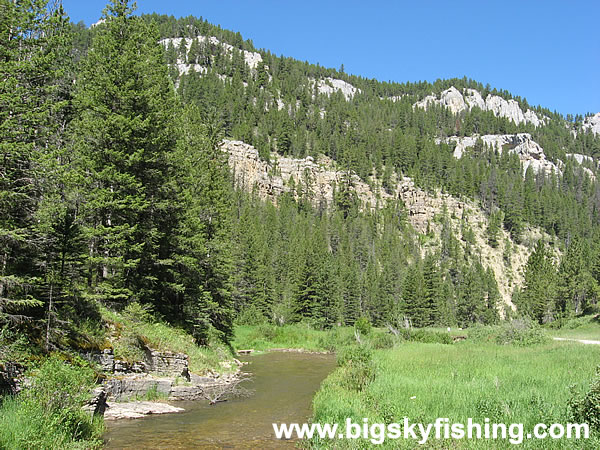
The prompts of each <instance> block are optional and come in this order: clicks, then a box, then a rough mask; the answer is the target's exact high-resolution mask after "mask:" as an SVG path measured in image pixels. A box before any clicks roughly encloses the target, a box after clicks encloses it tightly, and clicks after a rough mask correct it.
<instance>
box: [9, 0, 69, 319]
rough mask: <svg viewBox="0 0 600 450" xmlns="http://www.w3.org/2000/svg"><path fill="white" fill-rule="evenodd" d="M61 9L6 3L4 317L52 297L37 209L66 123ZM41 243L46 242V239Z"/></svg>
mask: <svg viewBox="0 0 600 450" xmlns="http://www.w3.org/2000/svg"><path fill="white" fill-rule="evenodd" d="M67 28H68V26H67V20H66V18H65V17H64V15H63V10H62V8H58V9H57V10H55V11H52V12H50V13H48V9H47V1H43V0H28V1H20V2H10V1H3V2H2V14H1V15H0V36H2V37H1V39H0V54H1V55H2V56H1V58H0V67H1V68H0V71H1V72H2V80H1V81H0V138H1V139H0V158H1V159H2V163H1V164H0V323H4V322H5V321H7V320H12V321H22V320H23V319H25V318H26V317H27V316H31V315H35V314H39V312H40V311H39V310H36V307H39V306H42V304H43V300H42V299H45V298H46V295H45V292H44V290H45V288H46V283H45V278H46V276H47V275H48V273H47V271H46V270H45V267H43V265H44V263H45V261H44V258H45V255H44V254H43V250H42V252H40V248H39V246H40V244H42V245H45V244H46V243H47V241H46V240H47V238H48V236H46V235H45V234H44V232H45V231H46V230H38V229H36V228H37V226H38V224H39V221H38V220H37V218H36V213H37V211H38V208H39V203H40V202H41V200H42V198H43V194H44V193H45V190H46V188H47V186H45V185H44V181H45V180H44V176H45V173H44V172H45V169H46V167H45V166H46V165H47V164H48V163H49V162H52V158H53V157H54V158H56V156H57V154H58V146H59V143H58V139H57V133H58V130H59V128H60V127H61V126H62V125H64V123H63V122H62V116H63V113H64V109H65V102H64V100H65V95H64V94H65V93H64V91H63V87H64V86H63V82H64V79H63V76H64V74H65V67H66V64H65V63H66V62H67V54H68V49H69V42H68V40H69V39H68V34H67ZM40 241H41V242H40Z"/></svg>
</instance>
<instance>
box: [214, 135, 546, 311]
mask: <svg viewBox="0 0 600 450" xmlns="http://www.w3.org/2000/svg"><path fill="white" fill-rule="evenodd" d="M222 148H223V151H225V152H227V154H228V155H229V166H230V168H231V170H232V172H233V174H234V179H235V183H236V185H237V187H238V188H241V189H244V190H247V191H252V192H256V194H257V195H258V196H259V197H260V198H262V199H264V200H268V201H271V202H274V203H277V200H278V198H279V196H281V195H282V194H284V193H291V194H292V195H294V196H295V197H296V196H297V187H298V186H299V185H302V190H303V192H304V193H306V195H308V197H309V198H310V199H311V201H312V203H313V205H314V206H316V207H325V208H330V207H332V205H333V204H334V192H335V189H336V186H339V185H340V183H341V182H342V181H343V180H344V178H346V177H347V174H346V173H345V172H342V171H340V170H338V169H337V168H336V165H335V162H334V161H332V160H331V159H328V158H325V157H320V158H318V159H317V160H316V161H315V160H314V158H312V157H310V156H309V157H306V158H303V159H294V158H287V157H283V156H281V155H277V154H272V155H271V161H270V162H269V163H267V162H266V161H263V160H261V159H260V158H259V156H258V151H257V150H256V149H255V148H254V147H253V146H251V145H248V144H246V143H244V142H241V141H232V140H225V141H224V143H223V147H222ZM350 181H351V185H352V189H353V190H354V191H355V192H356V195H357V197H358V199H359V201H360V204H361V207H362V209H363V210H372V209H375V208H381V207H383V206H385V204H386V203H387V202H388V201H391V200H396V199H399V200H401V201H402V202H403V203H404V205H405V207H406V212H407V217H408V221H409V223H410V224H411V225H412V227H413V228H414V229H415V230H416V231H417V232H419V233H426V232H427V231H429V232H431V233H433V234H434V235H435V236H436V237H437V239H435V240H433V241H431V242H430V243H428V244H427V245H426V246H424V248H423V252H427V251H430V250H432V249H434V248H436V246H437V245H439V236H440V235H441V225H440V221H439V220H437V218H439V217H440V215H441V212H442V211H443V210H444V209H446V210H447V211H448V215H449V217H450V221H451V225H452V227H453V230H454V233H455V235H456V236H460V233H461V231H460V230H461V227H463V226H464V224H463V223H462V222H461V221H462V220H464V221H465V224H466V225H468V226H469V227H470V228H471V229H472V230H473V233H474V235H475V241H476V249H477V250H476V251H477V252H479V254H480V255H481V261H482V263H483V265H484V267H486V268H487V267H491V268H492V270H493V271H494V273H495V276H496V280H497V281H498V287H499V289H500V293H501V296H502V299H503V301H504V304H506V305H507V306H508V307H511V308H512V307H513V305H512V303H511V294H512V291H513V289H514V287H515V286H520V285H521V283H522V273H521V269H522V267H523V266H524V265H525V263H526V262H527V258H528V257H529V250H528V249H527V248H526V247H525V246H523V245H518V244H515V243H513V242H511V240H510V237H509V235H508V233H506V232H505V231H504V230H502V231H501V236H500V239H499V241H500V245H499V246H498V247H497V248H492V247H490V246H489V245H488V244H487V238H486V230H487V223H488V218H487V215H486V214H485V212H484V211H482V210H481V209H480V208H479V207H478V206H477V205H476V204H475V203H474V202H471V201H463V200H462V199H458V198H456V197H453V196H451V195H448V194H444V193H441V192H436V193H428V192H425V191H423V190H422V189H420V188H418V187H416V186H415V185H414V182H413V181H412V180H411V179H410V178H407V177H398V176H394V177H393V183H392V184H393V188H392V189H391V190H389V191H386V190H385V189H383V188H382V185H381V181H380V180H379V179H378V178H377V177H372V178H371V179H369V180H368V183H367V182H365V181H364V180H361V179H360V178H359V177H358V176H357V175H356V174H353V173H352V174H350ZM529 233H530V234H531V233H536V232H535V231H533V230H532V231H530V232H529ZM507 243H509V244H508V245H511V248H512V252H511V253H512V257H511V260H510V261H509V262H506V261H505V259H504V256H503V255H504V251H505V246H506V245H507ZM462 245H466V244H465V243H464V242H463V243H462Z"/></svg>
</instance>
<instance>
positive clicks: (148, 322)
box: [101, 304, 232, 374]
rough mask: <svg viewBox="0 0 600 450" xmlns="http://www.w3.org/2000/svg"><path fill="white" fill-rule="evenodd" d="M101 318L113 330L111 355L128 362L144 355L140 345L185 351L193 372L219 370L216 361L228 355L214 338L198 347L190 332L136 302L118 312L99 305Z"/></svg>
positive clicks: (228, 352)
mask: <svg viewBox="0 0 600 450" xmlns="http://www.w3.org/2000/svg"><path fill="white" fill-rule="evenodd" d="M101 313H102V318H103V320H104V321H106V322H108V323H110V324H112V325H113V328H114V329H115V330H116V331H115V333H114V335H113V336H111V338H110V342H111V343H112V346H113V348H114V352H115V358H117V359H124V360H128V361H131V362H134V361H137V360H142V359H143V358H144V351H143V347H150V348H153V349H156V350H159V351H170V352H175V353H185V354H186V355H188V356H189V368H190V371H192V372H194V373H199V374H202V373H205V372H207V371H209V370H214V371H222V370H223V368H222V367H221V366H220V364H219V362H220V361H225V360H228V359H231V358H232V354H231V350H230V349H229V348H228V347H227V346H225V345H224V344H223V343H221V342H218V341H217V340H214V342H211V345H210V346H199V345H198V344H196V342H195V341H194V338H193V337H192V335H190V334H189V333H187V332H186V331H185V330H183V329H181V328H177V327H175V326H173V325H170V324H167V323H164V322H161V321H158V320H156V318H154V317H152V316H151V315H149V314H148V313H146V312H144V310H143V308H141V307H140V306H139V305H137V304H132V305H130V306H128V307H127V308H126V309H125V310H124V311H123V312H122V313H117V312H115V311H112V310H109V309H107V308H101Z"/></svg>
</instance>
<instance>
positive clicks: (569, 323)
mask: <svg viewBox="0 0 600 450" xmlns="http://www.w3.org/2000/svg"><path fill="white" fill-rule="evenodd" d="M547 328H548V332H549V333H550V335H551V336H553V337H561V338H567V339H589V340H592V341H600V315H589V316H583V317H577V318H574V319H570V320H561V321H557V322H553V323H551V324H549V326H548V327H547Z"/></svg>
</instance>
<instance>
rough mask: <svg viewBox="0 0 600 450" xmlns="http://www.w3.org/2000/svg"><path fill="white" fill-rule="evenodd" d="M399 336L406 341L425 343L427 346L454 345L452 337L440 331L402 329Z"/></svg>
mask: <svg viewBox="0 0 600 450" xmlns="http://www.w3.org/2000/svg"><path fill="white" fill-rule="evenodd" d="M399 336H400V337H401V338H402V339H404V340H405V341H413V342H423V343H426V344H452V337H451V336H450V335H449V334H446V333H441V332H439V331H431V330H423V329H418V328H416V329H415V328H410V329H408V328H402V329H400V330H399Z"/></svg>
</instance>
